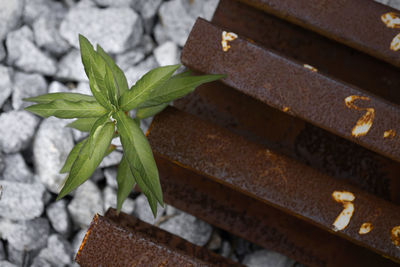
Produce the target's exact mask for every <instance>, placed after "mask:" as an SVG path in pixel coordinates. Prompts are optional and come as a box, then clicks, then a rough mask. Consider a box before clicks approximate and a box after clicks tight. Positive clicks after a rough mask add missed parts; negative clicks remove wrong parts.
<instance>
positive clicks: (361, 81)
mask: <svg viewBox="0 0 400 267" xmlns="http://www.w3.org/2000/svg"><path fill="white" fill-rule="evenodd" d="M238 18H240V19H238ZM212 23H213V24H215V25H217V26H218V27H220V28H223V29H228V30H229V31H232V32H234V33H236V34H238V35H239V36H242V37H243V36H245V37H246V38H249V39H250V40H252V41H254V42H256V43H257V44H260V45H262V46H263V47H265V48H266V49H269V50H275V51H277V52H279V53H281V54H283V55H285V56H287V57H289V58H293V59H296V60H298V61H300V62H305V63H307V64H309V65H311V66H314V67H315V68H317V69H318V71H319V72H320V73H325V74H329V75H331V76H333V77H336V78H338V79H340V80H343V81H345V82H348V83H350V84H353V85H356V86H358V87H360V88H363V89H365V90H368V91H369V92H372V93H373V94H376V95H379V96H381V97H383V98H385V99H387V100H389V101H391V102H395V103H397V104H400V92H399V88H400V70H399V69H398V68H397V67H395V66H393V65H391V64H389V63H386V62H384V61H381V60H379V59H376V58H374V57H372V56H369V55H367V54H365V53H363V52H360V51H358V50H355V49H352V48H350V47H348V46H346V45H343V44H341V43H338V42H335V41H333V40H330V39H328V38H326V37H323V36H321V35H319V34H317V33H315V32H312V31H309V30H306V29H304V28H302V27H300V26H297V25H294V24H292V23H289V22H288V21H285V20H283V19H280V18H278V17H275V16H273V15H271V14H268V13H266V12H263V11H262V10H258V9H256V8H254V7H252V6H249V5H246V4H244V3H242V2H239V1H231V0H221V1H220V2H219V5H218V8H217V10H216V11H215V13H214V17H213V19H212Z"/></svg>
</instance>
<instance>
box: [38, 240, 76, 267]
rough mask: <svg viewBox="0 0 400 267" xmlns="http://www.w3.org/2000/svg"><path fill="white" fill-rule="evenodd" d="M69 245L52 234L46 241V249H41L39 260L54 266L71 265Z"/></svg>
mask: <svg viewBox="0 0 400 267" xmlns="http://www.w3.org/2000/svg"><path fill="white" fill-rule="evenodd" d="M71 251H72V248H71V245H70V244H69V243H68V242H67V241H66V240H65V239H64V238H63V237H62V236H60V235H57V234H53V235H51V236H50V237H49V238H48V240H47V247H46V248H44V249H42V250H41V251H40V253H39V255H38V257H39V258H42V259H44V260H46V261H47V262H49V263H51V264H53V265H54V266H66V265H67V264H70V263H72V258H71Z"/></svg>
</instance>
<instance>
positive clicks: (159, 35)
mask: <svg viewBox="0 0 400 267" xmlns="http://www.w3.org/2000/svg"><path fill="white" fill-rule="evenodd" d="M153 34H154V38H155V39H156V42H157V44H163V43H165V42H167V41H170V40H171V38H170V37H169V35H168V33H167V31H166V30H165V27H164V26H163V25H162V24H161V23H160V22H158V23H157V24H156V26H154V29H153Z"/></svg>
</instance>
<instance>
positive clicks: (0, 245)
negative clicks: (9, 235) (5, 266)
mask: <svg viewBox="0 0 400 267" xmlns="http://www.w3.org/2000/svg"><path fill="white" fill-rule="evenodd" d="M5 259H6V252H5V250H4V245H3V242H2V241H1V240H0V261H2V260H5Z"/></svg>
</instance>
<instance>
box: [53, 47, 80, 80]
mask: <svg viewBox="0 0 400 267" xmlns="http://www.w3.org/2000/svg"><path fill="white" fill-rule="evenodd" d="M56 77H57V78H59V79H63V80H68V81H88V78H87V76H86V73H85V70H84V68H83V64H82V61H81V53H80V52H79V50H77V49H73V50H71V51H70V52H69V53H68V54H66V55H65V56H63V57H62V58H61V60H60V63H59V66H58V71H57V73H56Z"/></svg>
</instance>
